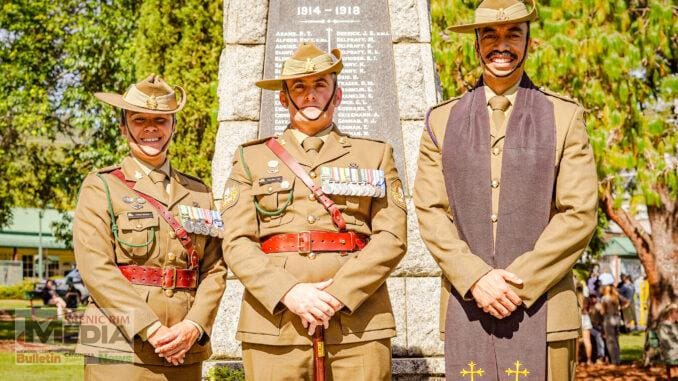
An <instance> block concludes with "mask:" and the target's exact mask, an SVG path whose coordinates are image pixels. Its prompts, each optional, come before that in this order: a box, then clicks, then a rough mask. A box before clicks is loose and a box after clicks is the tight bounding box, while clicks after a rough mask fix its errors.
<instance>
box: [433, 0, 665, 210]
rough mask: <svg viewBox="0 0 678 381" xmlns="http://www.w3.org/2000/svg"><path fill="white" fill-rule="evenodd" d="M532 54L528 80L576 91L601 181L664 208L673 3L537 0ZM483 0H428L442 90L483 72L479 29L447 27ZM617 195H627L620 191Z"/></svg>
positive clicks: (462, 87)
mask: <svg viewBox="0 0 678 381" xmlns="http://www.w3.org/2000/svg"><path fill="white" fill-rule="evenodd" d="M538 3H539V4H540V7H539V15H540V19H539V20H538V21H537V22H533V23H532V25H531V36H532V39H533V46H532V49H531V51H530V53H529V55H528V59H527V62H526V71H527V73H528V74H529V75H530V77H531V78H532V80H533V81H534V82H535V83H536V84H538V85H540V86H545V87H547V88H549V89H551V90H553V91H555V92H558V93H561V94H563V95H566V96H569V97H572V98H574V99H577V100H578V101H579V102H581V103H582V104H583V105H584V107H585V108H586V109H587V116H586V123H587V128H588V130H589V135H590V137H591V144H592V146H593V149H594V153H595V156H596V161H597V166H598V174H599V178H600V180H601V183H602V184H603V185H604V184H606V183H610V184H611V185H613V189H614V191H615V192H614V193H615V194H617V195H622V194H624V193H625V192H626V193H628V194H630V195H631V196H632V197H631V202H632V207H635V206H636V205H637V204H639V203H645V204H648V205H656V206H659V207H660V208H661V207H662V206H661V202H662V201H661V200H660V198H659V196H658V192H657V190H658V189H659V188H658V187H664V188H667V189H668V191H669V194H670V196H671V198H672V199H673V200H674V202H675V200H676V197H677V196H678V173H677V170H678V156H677V154H678V153H677V152H676V150H677V147H678V118H677V117H676V112H675V109H674V107H675V104H674V102H675V100H676V94H677V93H678V76H677V75H676V69H677V67H678V61H677V57H676V52H677V51H678V38H677V37H676V36H678V33H677V32H678V30H677V29H678V24H677V23H676V22H675V20H676V15H677V11H676V8H675V6H674V5H672V2H671V1H669V0H630V1H629V0H609V1H593V0H550V1H539V2H538ZM476 5H477V1H467V0H453V1H450V0H432V1H431V17H432V21H433V24H432V29H433V33H432V45H433V52H434V58H435V60H436V64H437V68H438V73H439V74H440V80H441V84H442V86H443V91H444V94H445V96H446V97H452V96H455V95H458V94H461V93H463V92H465V91H466V89H467V88H469V87H470V86H472V85H473V84H474V83H475V82H476V80H477V79H478V78H479V77H480V75H481V73H482V71H481V69H480V68H479V62H478V60H477V58H476V56H475V50H474V47H473V44H474V36H473V35H472V34H470V35H459V34H455V33H451V32H448V31H446V30H445V28H446V27H448V26H450V25H454V24H457V23H462V22H468V21H470V20H472V19H473V8H474V7H475V6H476ZM619 202H621V197H620V198H619Z"/></svg>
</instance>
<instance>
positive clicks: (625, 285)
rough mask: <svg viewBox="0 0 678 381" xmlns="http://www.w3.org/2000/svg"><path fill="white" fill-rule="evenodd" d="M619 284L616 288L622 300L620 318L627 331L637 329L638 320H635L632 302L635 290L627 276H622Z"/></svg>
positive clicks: (634, 309)
mask: <svg viewBox="0 0 678 381" xmlns="http://www.w3.org/2000/svg"><path fill="white" fill-rule="evenodd" d="M621 280H622V281H621V283H620V284H619V286H617V290H618V291H619V295H620V296H621V297H622V298H623V302H622V304H621V308H622V317H623V318H624V325H625V326H626V328H627V329H628V330H636V329H638V320H637V318H636V307H635V303H634V302H633V299H634V296H635V294H636V288H635V287H634V286H633V280H632V279H631V276H630V275H628V274H622V276H621Z"/></svg>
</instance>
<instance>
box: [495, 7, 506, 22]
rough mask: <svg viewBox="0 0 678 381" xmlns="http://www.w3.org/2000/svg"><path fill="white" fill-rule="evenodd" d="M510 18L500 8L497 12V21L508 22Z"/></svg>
mask: <svg viewBox="0 0 678 381" xmlns="http://www.w3.org/2000/svg"><path fill="white" fill-rule="evenodd" d="M508 18H509V17H508V15H507V14H506V12H504V8H499V11H497V21H504V20H508Z"/></svg>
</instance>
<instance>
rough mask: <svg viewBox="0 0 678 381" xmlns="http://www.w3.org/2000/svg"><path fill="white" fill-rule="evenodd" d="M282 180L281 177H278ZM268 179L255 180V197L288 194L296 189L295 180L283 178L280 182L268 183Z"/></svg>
mask: <svg viewBox="0 0 678 381" xmlns="http://www.w3.org/2000/svg"><path fill="white" fill-rule="evenodd" d="M278 178H280V177H278ZM266 179H267V178H261V179H258V180H255V181H254V182H253V183H252V194H253V195H254V196H261V195H266V194H273V193H278V192H287V191H289V190H291V189H294V180H295V179H293V178H292V179H289V178H282V179H281V180H280V181H274V182H270V183H267V182H266V181H265V180H266Z"/></svg>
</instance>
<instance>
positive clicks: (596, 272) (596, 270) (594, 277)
mask: <svg viewBox="0 0 678 381" xmlns="http://www.w3.org/2000/svg"><path fill="white" fill-rule="evenodd" d="M598 276H600V267H599V266H598V265H593V269H591V275H589V279H588V280H587V281H586V285H587V286H588V288H589V295H591V294H593V295H595V296H600V295H599V294H598Z"/></svg>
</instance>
